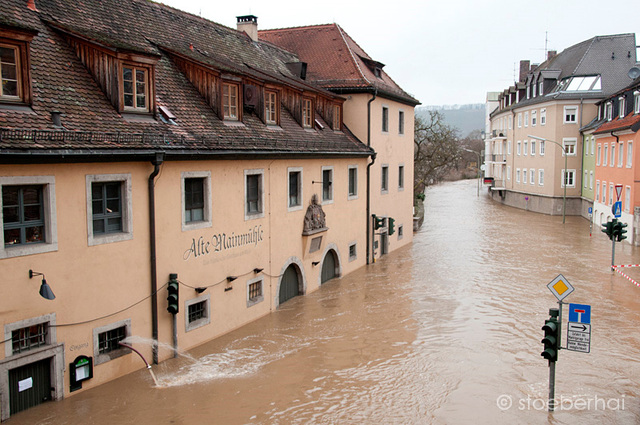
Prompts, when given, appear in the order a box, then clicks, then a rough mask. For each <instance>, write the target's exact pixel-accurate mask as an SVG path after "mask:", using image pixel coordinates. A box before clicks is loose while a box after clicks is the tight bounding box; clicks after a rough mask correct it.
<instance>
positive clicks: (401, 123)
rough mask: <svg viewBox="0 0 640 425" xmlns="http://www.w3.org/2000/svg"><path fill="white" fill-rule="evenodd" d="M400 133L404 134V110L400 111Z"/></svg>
mask: <svg viewBox="0 0 640 425" xmlns="http://www.w3.org/2000/svg"><path fill="white" fill-rule="evenodd" d="M398 134H404V111H398Z"/></svg>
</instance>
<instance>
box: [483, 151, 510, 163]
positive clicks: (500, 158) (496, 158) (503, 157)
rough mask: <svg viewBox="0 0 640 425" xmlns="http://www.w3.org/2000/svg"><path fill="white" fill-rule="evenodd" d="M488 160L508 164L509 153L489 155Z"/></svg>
mask: <svg viewBox="0 0 640 425" xmlns="http://www.w3.org/2000/svg"><path fill="white" fill-rule="evenodd" d="M487 157H488V158H487V159H486V161H487V162H494V163H498V164H506V163H507V155H505V154H503V153H499V154H494V155H487Z"/></svg>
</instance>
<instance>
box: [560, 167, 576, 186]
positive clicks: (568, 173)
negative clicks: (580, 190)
mask: <svg viewBox="0 0 640 425" xmlns="http://www.w3.org/2000/svg"><path fill="white" fill-rule="evenodd" d="M562 175H563V179H562V186H561V187H565V186H566V187H576V170H564V169H563V170H562Z"/></svg>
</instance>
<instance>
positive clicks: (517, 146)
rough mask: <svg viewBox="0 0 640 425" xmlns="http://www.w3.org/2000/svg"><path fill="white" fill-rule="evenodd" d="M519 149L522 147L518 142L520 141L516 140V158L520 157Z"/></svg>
mask: <svg viewBox="0 0 640 425" xmlns="http://www.w3.org/2000/svg"><path fill="white" fill-rule="evenodd" d="M521 148H522V147H521V142H520V140H518V141H517V142H516V153H517V154H518V156H520V151H521Z"/></svg>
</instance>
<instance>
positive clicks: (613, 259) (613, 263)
mask: <svg viewBox="0 0 640 425" xmlns="http://www.w3.org/2000/svg"><path fill="white" fill-rule="evenodd" d="M615 259H616V238H612V240H611V271H612V272H613V271H615V270H616V269H615V268H614V267H613V266H614V265H615V264H616V263H615Z"/></svg>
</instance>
